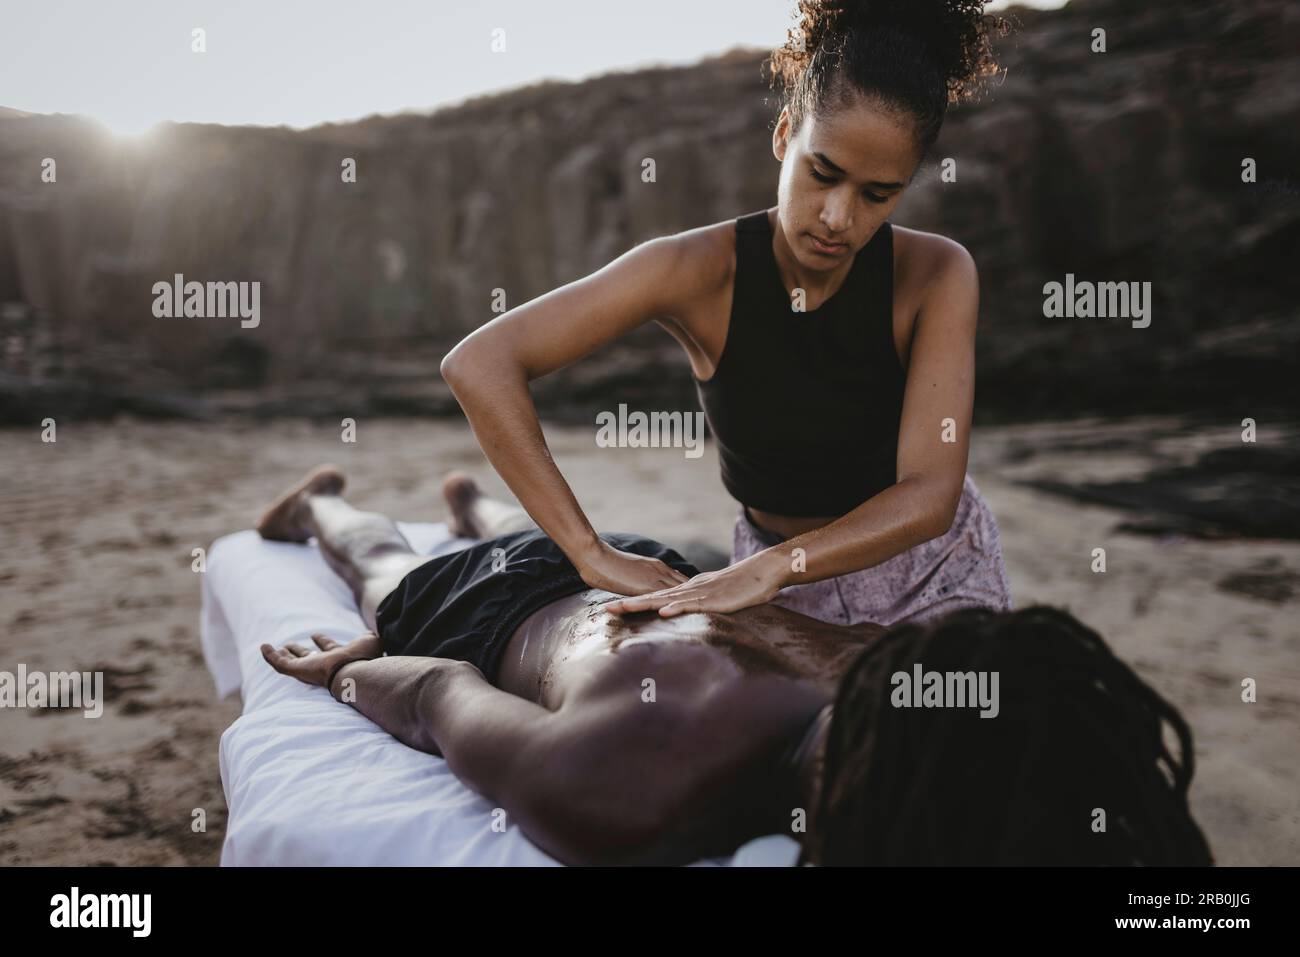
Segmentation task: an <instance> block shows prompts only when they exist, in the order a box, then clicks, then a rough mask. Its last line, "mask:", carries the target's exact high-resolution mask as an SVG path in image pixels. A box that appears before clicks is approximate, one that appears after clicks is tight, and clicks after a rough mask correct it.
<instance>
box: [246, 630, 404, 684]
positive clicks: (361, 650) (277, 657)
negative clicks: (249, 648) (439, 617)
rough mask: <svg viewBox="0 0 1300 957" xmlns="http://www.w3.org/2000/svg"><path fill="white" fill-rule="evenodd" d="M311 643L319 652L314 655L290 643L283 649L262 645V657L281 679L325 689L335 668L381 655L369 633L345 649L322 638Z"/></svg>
mask: <svg viewBox="0 0 1300 957" xmlns="http://www.w3.org/2000/svg"><path fill="white" fill-rule="evenodd" d="M311 640H312V641H314V642H316V647H317V648H319V649H320V650H319V651H318V652H317V651H312V650H311V649H310V648H304V647H303V646H302V645H299V644H294V643H290V644H287V645H285V646H284V647H283V648H272V647H271V646H270V645H262V657H263V658H265V659H266V661H267V663H268V664H269V665H270V666H271V667H272V668H274V669H275V670H276V671H278V672H280V674H282V675H288V676H289V677H291V678H297V679H298V680H299V681H302V682H305V683H306V684H309V685H320V686H321V687H322V688H325V687H326V685H327V684H328V682H329V680H330V676H331V675H332V674H334V670H335V669H336V668H338V667H340V666H342V665H344V664H346V663H347V662H349V661H369V660H370V659H371V658H378V657H380V656H381V655H382V654H383V653H384V649H383V647H382V646H381V645H380V643H379V636H378V635H376V634H375V633H374V632H373V631H368V632H366V633H365V634H364V635H362V636H361V637H360V638H354V639H353V640H352V641H349V642H348V643H347V644H346V645H344V644H340V643H339V642H337V641H335V640H334V639H333V638H326V637H325V636H324V635H312V636H311ZM327 690H328V689H327Z"/></svg>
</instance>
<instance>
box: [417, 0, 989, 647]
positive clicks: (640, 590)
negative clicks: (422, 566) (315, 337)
mask: <svg viewBox="0 0 1300 957" xmlns="http://www.w3.org/2000/svg"><path fill="white" fill-rule="evenodd" d="M983 7H984V3H983V0H859V2H848V0H842V2H833V0H800V3H799V10H800V13H801V16H802V20H801V23H800V26H799V28H798V29H797V30H796V31H794V32H793V34H792V36H791V38H790V40H789V42H787V44H786V45H785V46H784V47H782V48H781V49H779V50H777V51H776V52H775V53H774V55H773V56H772V58H771V65H772V81H773V82H776V81H777V80H779V81H781V83H782V86H783V88H784V90H785V94H786V102H785V103H784V105H783V107H782V109H781V112H780V115H779V116H778V118H777V122H776V126H775V129H774V131H773V136H772V151H773V153H774V155H775V156H776V158H777V160H778V161H779V162H780V164H781V171H780V179H779V185H778V188H777V204H776V206H775V207H772V208H770V209H762V210H758V211H756V212H753V213H750V214H748V215H742V216H740V217H738V218H737V219H735V220H727V221H724V222H719V223H715V224H713V225H710V226H703V227H699V228H696V229H690V230H687V231H685V232H682V233H678V234H676V235H671V236H665V237H660V238H657V239H653V240H651V241H649V242H645V243H642V244H641V245H639V246H636V247H635V248H633V249H631V250H629V251H628V252H626V253H624V254H623V255H622V256H620V257H619V258H618V259H616V260H614V261H613V262H612V263H610V264H608V265H607V266H605V267H604V268H602V269H600V270H598V271H597V272H595V273H593V274H592V275H590V276H588V277H585V278H583V279H580V280H577V281H575V282H572V283H569V284H567V285H565V286H562V287H560V288H558V289H556V290H553V291H552V292H550V293H548V294H546V295H544V296H541V297H539V298H537V299H534V300H532V301H530V302H527V303H524V304H523V305H520V306H518V307H516V308H514V309H512V310H510V311H509V312H507V313H505V314H503V315H501V316H499V317H498V318H496V319H494V320H493V321H491V322H489V323H487V324H486V325H484V326H483V327H482V328H480V329H478V330H476V331H475V332H474V333H472V334H471V335H469V336H468V337H466V338H465V339H464V340H463V341H462V342H460V343H459V344H458V345H457V346H456V347H455V348H454V349H453V350H452V351H451V352H450V353H449V354H448V355H447V356H446V358H445V359H444V360H443V362H442V374H443V376H444V378H445V379H446V381H447V382H448V384H449V385H450V387H451V389H452V391H453V392H454V394H455V395H456V398H457V399H458V400H459V402H460V404H461V406H462V407H463V409H464V410H465V414H466V416H467V418H468V419H469V422H470V425H471V426H472V428H473V429H474V432H475V434H476V436H477V438H478V440H479V442H480V444H481V445H482V447H483V451H484V453H485V454H486V455H487V457H488V459H489V461H491V463H492V465H493V466H494V467H495V468H496V470H497V472H498V473H499V474H500V475H501V477H502V479H503V480H504V481H505V482H506V484H507V485H508V486H509V487H510V489H511V490H512V491H513V492H514V493H515V495H516V497H517V498H518V499H519V502H520V504H521V505H522V506H523V507H524V509H526V510H527V512H528V514H529V515H530V516H531V517H532V519H533V520H534V521H535V522H536V523H537V525H538V526H540V527H541V529H542V530H543V531H544V532H545V533H546V534H547V535H548V536H550V537H551V538H552V539H553V540H554V541H555V543H556V544H557V545H558V546H559V547H560V548H561V549H562V550H563V552H564V554H565V555H566V556H567V558H568V559H569V560H570V561H571V562H572V563H573V565H574V566H575V567H576V568H577V569H578V570H579V572H580V574H581V576H582V578H583V580H584V581H585V582H586V583H587V584H588V585H589V586H591V587H593V588H601V589H605V590H607V591H610V592H613V593H616V594H618V595H626V596H636V597H628V598H624V599H622V600H615V601H611V602H610V603H609V606H608V610H610V611H613V612H620V613H621V612H631V611H645V610H656V609H657V610H658V613H659V614H660V615H661V616H671V615H676V614H680V613H682V612H701V611H704V612H730V611H737V610H739V609H743V608H748V607H751V606H754V605H757V604H761V603H763V602H767V601H771V602H772V603H774V604H777V605H781V606H783V607H786V608H789V609H791V610H794V611H799V612H802V613H803V614H806V615H809V616H810V617H813V618H817V619H820V620H822V621H826V622H832V623H836V624H856V623H859V622H866V621H871V622H876V623H879V624H882V625H892V624H894V623H896V622H899V621H902V620H904V619H910V620H924V619H929V618H934V617H936V616H939V615H942V614H943V613H945V612H947V611H949V610H951V609H954V608H959V607H964V606H984V607H990V608H994V609H997V610H1005V609H1008V608H1010V606H1011V600H1010V594H1009V586H1008V584H1007V577H1006V571H1005V568H1004V566H1003V561H1002V555H1001V549H1000V546H999V543H998V531H997V525H996V522H995V521H994V519H993V516H992V514H991V512H990V511H989V509H988V507H987V506H986V505H985V503H984V501H983V499H982V498H981V496H980V494H979V492H978V490H977V489H976V487H975V485H974V484H973V483H972V482H971V480H970V478H969V477H968V476H967V475H966V463H967V455H968V450H969V439H970V424H971V418H972V404H973V400H974V390H975V327H976V315H977V312H978V298H979V293H978V278H977V274H976V269H975V265H974V263H973V261H972V260H971V257H970V255H969V254H968V253H967V252H966V250H965V249H963V248H962V247H961V246H960V245H958V244H957V243H955V242H953V241H952V240H949V239H946V238H944V237H942V236H937V235H933V234H930V233H924V232H919V231H916V230H912V229H907V228H905V227H902V226H894V225H892V224H891V223H890V222H889V221H888V218H889V215H890V213H891V212H892V211H893V209H894V207H895V206H896V205H897V203H898V201H899V198H900V197H901V196H902V195H903V192H904V190H906V188H907V186H908V184H909V182H910V181H911V180H912V177H913V175H914V174H915V172H916V170H917V168H918V166H919V164H920V162H921V159H922V157H923V155H924V154H925V152H926V150H927V148H928V147H929V146H930V145H931V144H932V143H933V142H934V140H935V138H936V136H937V135H938V132H939V128H940V125H941V124H942V122H943V117H944V112H945V110H946V108H947V106H948V104H949V103H950V102H955V101H957V100H959V99H961V98H963V97H965V96H967V95H968V94H970V93H971V92H973V90H974V89H975V86H976V84H977V82H978V81H979V79H980V78H981V77H982V76H984V75H987V74H989V73H992V72H994V71H995V70H996V67H995V64H994V61H993V57H992V54H991V52H990V48H989V32H990V30H992V29H993V28H994V27H995V26H996V25H997V24H996V22H995V21H994V20H993V19H992V18H990V17H988V16H986V15H985V14H984V13H983ZM651 320H653V321H655V322H658V323H659V324H660V325H661V326H663V327H664V328H665V329H666V330H667V331H668V332H670V333H671V334H672V335H673V336H674V337H675V338H676V339H677V340H678V341H679V342H680V343H681V345H682V348H683V349H684V350H685V351H686V354H687V357H688V358H689V360H690V363H691V368H692V372H693V373H694V376H695V380H696V388H697V391H698V394H699V398H700V402H701V404H702V406H703V408H704V412H705V415H706V417H707V418H708V421H709V425H710V428H711V430H712V432H713V434H714V437H715V439H716V441H717V443H718V450H719V455H720V458H721V463H722V481H723V484H724V485H725V486H726V488H727V490H728V491H729V492H730V493H731V495H732V496H733V497H734V498H735V499H737V501H738V502H740V503H741V508H740V511H739V514H738V516H737V519H736V525H735V532H734V541H733V547H732V554H731V562H730V564H729V566H728V567H727V568H724V569H721V570H719V571H713V572H705V573H701V574H698V575H695V576H694V577H691V578H689V579H688V578H687V577H686V576H685V575H684V574H682V573H681V572H680V571H678V570H675V569H673V568H670V567H669V566H668V565H666V564H664V563H663V562H661V561H659V560H657V559H654V558H651V557H647V556H640V555H633V554H629V553H627V552H624V551H621V550H619V549H617V548H615V547H614V546H612V545H611V544H610V543H608V542H606V541H603V540H602V539H601V538H599V537H598V536H597V534H596V533H595V532H594V531H593V529H592V526H591V524H590V522H589V521H588V520H587V518H586V516H585V515H584V514H583V512H582V509H581V508H580V507H579V505H578V502H577V500H576V498H575V497H574V495H573V492H572V490H571V489H570V488H569V486H568V484H567V483H566V482H565V480H564V477H563V476H562V475H561V474H560V472H559V470H558V469H557V467H556V466H555V463H554V462H553V461H552V459H551V457H550V454H549V450H548V448H547V446H546V441H545V438H544V436H543V434H542V430H541V426H540V424H539V422H538V418H537V412H536V409H535V407H534V405H533V402H532V398H531V395H530V393H529V387H528V384H529V382H530V381H531V380H533V379H536V378H538V377H540V376H544V375H546V374H547V373H549V372H552V371H554V370H556V369H560V368H562V367H564V366H567V365H569V364H570V363H572V362H574V361H576V360H577V359H579V358H582V357H584V356H586V355H588V354H590V353H592V352H594V351H596V350H597V349H599V348H601V347H602V346H604V345H606V344H608V343H609V342H611V341H612V340H614V339H616V338H618V337H620V336H622V335H624V334H626V333H627V332H629V331H630V330H632V329H634V328H636V327H637V326H640V325H641V324H643V323H645V322H648V321H651Z"/></svg>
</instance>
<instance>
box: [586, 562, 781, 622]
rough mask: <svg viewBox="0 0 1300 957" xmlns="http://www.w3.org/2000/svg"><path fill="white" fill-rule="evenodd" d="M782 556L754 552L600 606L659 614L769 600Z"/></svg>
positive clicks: (778, 579)
mask: <svg viewBox="0 0 1300 957" xmlns="http://www.w3.org/2000/svg"><path fill="white" fill-rule="evenodd" d="M785 565H786V559H785V556H784V555H782V554H780V553H779V552H775V551H763V552H758V553H757V554H755V555H751V556H749V557H748V558H746V559H744V560H743V561H739V562H736V564H734V565H730V566H728V567H727V568H723V569H719V570H718V571H716V572H701V573H700V574H699V575H696V576H695V577H694V578H691V579H687V580H686V581H685V582H683V583H682V584H680V585H674V586H672V587H671V588H665V589H663V590H661V591H656V592H651V593H650V594H648V595H640V596H638V597H635V598H620V599H618V600H617V601H610V602H606V603H605V604H603V605H601V606H600V609H601V610H602V611H607V612H610V613H611V614H616V615H618V614H623V613H625V612H636V611H653V610H656V609H657V610H658V612H659V616H660V617H661V618H671V617H672V616H673V615H681V614H689V613H690V612H696V611H715V612H728V611H740V609H742V608H749V607H751V606H753V605H761V604H763V602H766V601H771V600H772V599H773V598H775V597H776V593H777V592H778V591H780V590H781V583H782V579H783V572H784V570H785Z"/></svg>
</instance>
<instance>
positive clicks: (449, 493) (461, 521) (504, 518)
mask: <svg viewBox="0 0 1300 957" xmlns="http://www.w3.org/2000/svg"><path fill="white" fill-rule="evenodd" d="M442 497H443V498H444V499H446V500H447V508H448V510H449V511H450V512H451V521H450V522H448V527H449V528H450V529H451V532H452V534H453V535H459V536H461V537H463V538H496V537H497V536H498V535H509V534H510V533H511V532H522V531H526V530H527V529H530V528H536V527H537V523H536V522H534V521H533V520H532V518H531V516H529V514H528V513H527V512H525V511H524V510H523V509H522V508H520V507H519V506H518V505H511V504H510V503H509V502H502V501H500V500H499V499H495V498H488V497H487V496H486V495H484V494H483V490H482V489H480V488H479V487H478V483H477V482H476V481H474V479H473V478H472V477H471V476H469V475H466V474H465V473H464V472H449V473H448V474H447V475H446V477H445V478H443V480H442Z"/></svg>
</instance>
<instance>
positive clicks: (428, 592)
mask: <svg viewBox="0 0 1300 957" xmlns="http://www.w3.org/2000/svg"><path fill="white" fill-rule="evenodd" d="M600 537H601V538H602V539H603V540H604V541H606V542H608V543H609V544H610V545H613V546H614V547H615V548H617V549H619V550H620V551H624V552H631V553H632V554H634V555H646V556H649V557H651V558H657V559H659V560H660V561H662V562H663V563H664V564H665V565H668V566H669V567H670V568H674V569H676V570H677V571H679V572H681V573H682V574H684V575H691V576H694V575H698V574H699V569H698V568H696V567H695V566H694V565H692V564H691V563H690V562H688V561H687V560H686V559H684V558H682V556H681V555H679V554H678V553H677V552H676V551H674V550H673V549H671V548H669V547H668V546H667V545H664V544H662V543H660V542H656V541H655V540H654V539H652V538H646V537H645V536H644V535H633V534H631V533H629V532H602V533H601V535H600ZM497 549H500V551H497ZM590 587H591V586H589V585H588V584H587V583H586V582H584V581H583V580H582V577H581V576H580V575H579V574H578V572H577V569H575V568H574V567H573V563H572V562H570V561H569V560H568V559H567V558H566V557H565V556H564V553H563V552H562V551H560V548H559V546H558V545H556V544H555V543H554V542H553V541H551V539H550V538H548V537H547V536H546V535H545V534H544V533H543V532H542V531H541V530H540V529H536V528H534V529H529V530H528V531H523V532H513V533H511V534H509V535H501V536H499V537H497V538H488V539H484V540H483V541H481V542H477V543H475V544H473V545H471V546H469V547H468V548H464V549H461V550H460V551H456V552H452V553H450V554H448V555H441V556H439V557H437V558H434V559H431V560H430V561H427V562H425V563H424V564H423V565H420V566H419V567H417V568H415V569H413V570H412V571H411V572H410V573H409V574H407V576H406V577H405V578H403V579H402V581H401V583H400V584H399V585H398V586H397V587H396V588H395V589H393V590H392V591H391V592H390V593H389V594H388V596H387V597H386V598H384V600H383V601H382V602H380V603H379V608H378V609H377V610H376V612H375V628H376V631H377V632H378V634H379V640H380V644H381V645H382V646H383V649H384V652H385V654H389V655H418V656H421V657H434V658H457V659H459V660H461V661H468V662H470V663H471V664H473V665H474V666H475V667H477V668H478V669H479V671H481V672H483V676H484V677H485V678H487V679H488V681H491V682H493V683H494V684H495V683H496V669H497V664H498V663H499V661H500V658H501V655H502V653H503V652H504V651H505V648H506V645H507V644H508V643H509V641H510V636H511V635H512V634H513V633H514V630H515V629H516V628H518V627H519V625H520V624H521V623H522V622H523V620H524V619H525V618H527V617H528V616H529V615H531V614H532V613H533V612H535V611H537V609H539V608H541V607H542V606H543V605H546V604H549V603H550V602H553V601H556V600H557V599H560V598H564V597H567V596H568V595H576V594H578V593H579V592H584V591H586V590H587V589H588V588H590ZM610 600H611V601H613V599H612V598H611V599H610Z"/></svg>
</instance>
